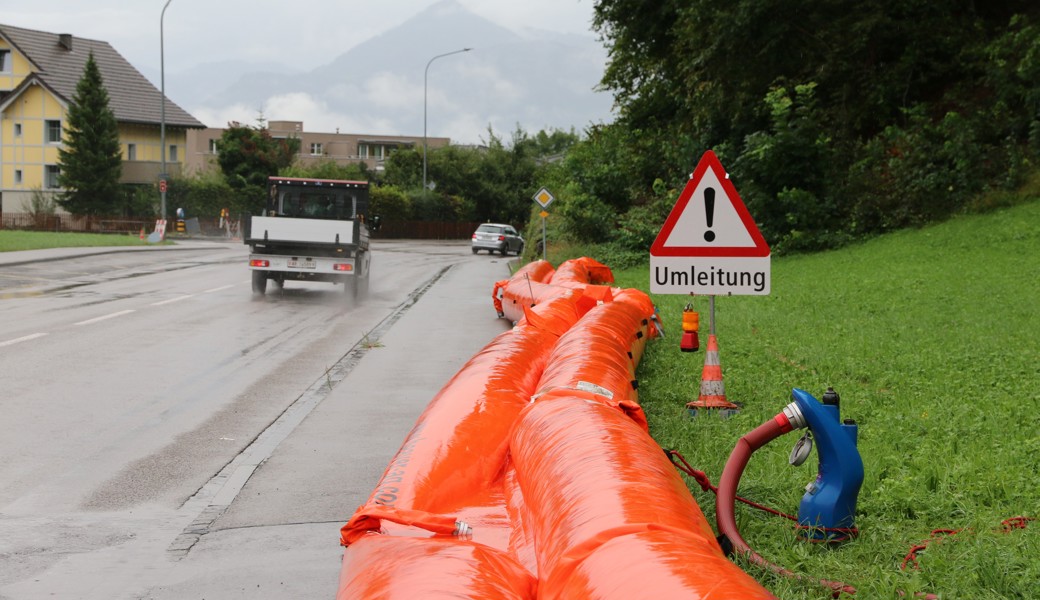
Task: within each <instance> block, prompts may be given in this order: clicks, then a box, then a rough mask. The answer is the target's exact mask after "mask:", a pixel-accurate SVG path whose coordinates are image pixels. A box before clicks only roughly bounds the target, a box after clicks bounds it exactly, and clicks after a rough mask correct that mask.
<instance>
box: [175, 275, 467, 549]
mask: <svg viewBox="0 0 1040 600" xmlns="http://www.w3.org/2000/svg"><path fill="white" fill-rule="evenodd" d="M449 269H451V267H450V266H448V267H444V268H443V269H441V270H440V271H438V272H437V273H436V274H434V276H433V277H431V278H430V279H428V280H426V281H425V282H423V283H422V284H420V285H419V287H417V288H415V289H414V290H412V292H411V293H410V294H409V295H408V299H407V300H405V301H404V302H403V303H401V304H400V305H398V306H397V307H396V308H395V309H394V310H393V312H391V313H390V314H389V315H387V316H386V317H384V318H383V320H382V321H380V322H379V323H378V324H376V326H375V328H373V329H372V330H371V331H370V332H369V333H368V335H367V336H365V337H364V338H363V339H361V340H358V341H357V342H356V343H355V344H354V346H353V347H351V349H350V350H348V351H347V353H346V354H344V355H343V356H342V357H340V359H339V360H338V361H336V363H335V364H334V365H332V366H331V367H329V368H328V370H327V371H325V373H324V374H323V375H322V376H320V377H318V379H317V380H316V381H315V382H314V383H312V384H311V386H310V387H309V388H307V389H306V390H304V392H303V393H302V394H300V396H299V397H297V398H296V400H294V401H293V403H292V404H290V405H289V406H288V407H287V408H286V409H285V410H284V411H282V414H281V415H279V416H278V418H277V419H275V420H274V422H273V423H271V424H270V425H268V426H267V428H266V429H264V430H263V431H261V432H260V434H259V435H257V436H256V438H255V439H254V440H253V441H252V443H250V444H249V445H248V446H246V448H245V449H244V450H242V452H240V453H239V454H238V455H237V456H236V457H235V458H233V459H232V460H231V462H229V463H227V464H226V465H224V468H223V469H221V470H220V472H219V473H217V474H216V475H214V476H213V477H212V478H210V480H209V481H208V482H206V483H205V484H204V485H203V486H202V487H200V488H199V489H198V490H196V492H195V493H194V494H193V495H192V496H191V498H188V500H187V501H185V502H184V504H182V505H181V510H182V511H184V512H189V513H194V514H196V515H197V516H196V517H195V520H194V521H192V523H191V525H189V526H188V527H187V528H185V529H184V530H183V531H182V532H181V534H180V535H178V536H177V538H176V539H175V540H174V541H173V543H171V544H170V545H169V546H168V547H167V549H166V551H167V552H168V553H169V555H170V556H172V557H174V558H175V559H177V560H179V559H181V558H183V557H185V556H187V555H188V553H189V552H190V551H191V549H192V548H193V547H194V546H195V544H196V543H197V542H198V541H199V539H201V538H202V536H203V535H206V534H207V533H209V532H210V531H211V529H210V528H211V527H212V526H213V523H214V522H215V521H216V520H217V518H218V517H220V515H222V514H224V512H225V511H227V509H228V507H229V506H231V503H232V502H234V500H235V498H236V497H237V496H238V494H239V493H240V492H241V491H242V488H244V487H245V485H246V482H248V481H249V478H250V477H252V475H253V473H254V472H255V471H256V469H257V468H258V467H259V466H260V465H261V464H263V463H264V461H266V460H267V459H268V458H270V457H271V455H272V454H274V451H275V449H276V448H277V447H278V445H279V444H281V443H282V441H284V440H285V438H287V437H289V434H291V433H292V432H293V430H294V429H296V427H297V426H298V425H299V424H300V423H302V422H303V420H304V419H305V418H306V417H307V415H309V414H310V413H311V411H312V410H314V408H315V407H316V406H318V404H320V403H321V401H322V400H324V399H325V397H326V396H328V395H329V394H330V393H332V390H333V388H334V387H335V386H336V385H338V384H339V382H341V381H343V380H344V379H345V378H346V377H347V375H349V374H350V372H351V371H353V370H354V367H356V366H357V365H358V363H359V362H361V359H362V358H363V357H364V355H365V354H366V353H367V352H368V351H369V350H370V349H371V348H374V347H376V345H377V344H378V342H379V340H380V339H381V338H382V337H383V336H384V335H386V333H387V332H388V331H390V328H391V327H393V325H394V323H396V322H397V320H398V319H400V318H401V316H402V315H404V313H406V312H407V311H408V310H409V309H411V308H412V306H414V305H415V303H416V302H418V301H419V299H420V298H422V296H423V295H424V294H425V293H426V292H428V291H429V290H430V288H432V287H433V285H434V284H435V283H437V282H438V281H440V279H441V278H442V277H444V274H445V273H447V272H448V270H449Z"/></svg>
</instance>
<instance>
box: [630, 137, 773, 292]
mask: <svg viewBox="0 0 1040 600" xmlns="http://www.w3.org/2000/svg"><path fill="white" fill-rule="evenodd" d="M769 257H770V250H769V245H768V244H766V241H765V238H763V237H762V234H761V232H759V230H758V226H757V225H755V222H754V220H753V219H752V218H751V215H750V213H748V210H747V207H746V206H744V201H743V200H741V199H740V195H739V194H737V190H736V188H735V187H733V183H732V182H731V181H730V180H729V176H728V175H727V174H726V171H725V170H724V169H723V168H722V164H721V163H720V162H719V159H718V158H717V157H716V156H715V153H714V152H712V151H710V150H709V151H708V152H705V153H704V156H703V157H701V160H700V162H699V163H698V164H697V169H696V170H695V171H694V173H693V176H691V177H690V181H689V182H687V184H686V187H685V188H684V189H683V191H682V193H681V194H680V195H679V199H678V200H677V201H676V203H675V206H674V207H673V208H672V211H671V212H670V213H669V214H668V218H667V219H665V223H664V226H663V227H662V228H661V231H660V233H658V234H657V238H656V239H655V240H654V243H653V245H652V246H651V247H650V291H651V292H652V293H655V294H704V295H708V294H710V295H728V294H736V295H762V296H764V295H768V294H769V289H770V259H769Z"/></svg>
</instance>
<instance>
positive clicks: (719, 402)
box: [686, 334, 740, 414]
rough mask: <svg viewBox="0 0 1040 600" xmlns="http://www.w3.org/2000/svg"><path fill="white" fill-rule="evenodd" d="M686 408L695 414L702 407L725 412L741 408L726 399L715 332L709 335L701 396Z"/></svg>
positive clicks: (702, 373)
mask: <svg viewBox="0 0 1040 600" xmlns="http://www.w3.org/2000/svg"><path fill="white" fill-rule="evenodd" d="M686 408H687V409H688V410H689V411H691V412H692V413H693V414H696V412H697V411H698V410H701V409H717V410H721V411H722V412H723V413H724V414H727V413H732V412H735V411H738V410H740V406H738V405H736V404H734V403H732V402H730V401H729V400H727V399H726V386H725V384H724V383H723V382H722V363H721V362H719V342H718V340H716V339H715V335H714V334H710V335H708V348H707V351H706V352H705V353H704V370H703V371H702V372H701V393H700V396H698V397H697V399H696V400H694V401H693V402H689V403H687V404H686Z"/></svg>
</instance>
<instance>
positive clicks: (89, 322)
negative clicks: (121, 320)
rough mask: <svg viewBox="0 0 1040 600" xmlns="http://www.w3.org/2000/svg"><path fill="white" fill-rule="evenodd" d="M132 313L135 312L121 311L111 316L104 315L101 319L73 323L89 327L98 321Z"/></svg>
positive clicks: (95, 318)
mask: <svg viewBox="0 0 1040 600" xmlns="http://www.w3.org/2000/svg"><path fill="white" fill-rule="evenodd" d="M132 312H135V311H133V310H121V311H119V312H114V313H112V314H109V315H105V316H103V317H94V318H93V319H87V320H86V321H80V322H79V323H75V324H76V325H90V324H91V323H97V322H98V321H104V320H106V319H114V318H116V317H121V316H123V315H128V314H130V313H132Z"/></svg>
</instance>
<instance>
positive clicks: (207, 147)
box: [184, 121, 451, 175]
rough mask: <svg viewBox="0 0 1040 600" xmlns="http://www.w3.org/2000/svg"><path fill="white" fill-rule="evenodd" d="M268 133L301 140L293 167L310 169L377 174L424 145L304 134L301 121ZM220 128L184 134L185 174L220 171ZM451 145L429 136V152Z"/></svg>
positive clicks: (402, 139)
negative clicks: (357, 167) (323, 166)
mask: <svg viewBox="0 0 1040 600" xmlns="http://www.w3.org/2000/svg"><path fill="white" fill-rule="evenodd" d="M267 130H268V131H269V132H270V133H271V136H272V137H275V138H289V137H296V138H299V140H300V153H299V154H298V155H297V156H296V165H298V166H301V167H312V166H315V165H318V164H320V163H322V162H326V161H332V162H335V163H336V164H339V165H352V164H359V163H364V164H365V165H366V166H367V167H368V168H369V169H370V170H373V171H380V170H382V169H383V162H384V161H385V160H386V158H387V157H388V156H390V154H391V153H393V152H394V151H396V150H398V149H400V148H416V149H419V150H421V149H422V146H423V138H422V136H418V137H416V136H383V135H371V134H359V133H340V132H339V131H337V132H335V133H318V132H313V131H306V130H304V128H303V121H269V122H268V123H267ZM223 133H224V130H223V129H220V128H214V127H210V128H206V129H197V130H196V129H192V130H189V131H188V134H187V144H188V149H187V150H188V153H187V156H186V157H185V163H184V169H185V173H186V174H188V175H192V174H200V173H204V172H207V171H213V170H219V169H220V167H219V166H218V165H217V141H218V140H219V139H220V136H221V135H223ZM449 144H451V138H445V137H436V138H434V137H428V138H426V146H427V148H429V149H431V150H432V149H434V148H443V147H445V146H447V145H449Z"/></svg>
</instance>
